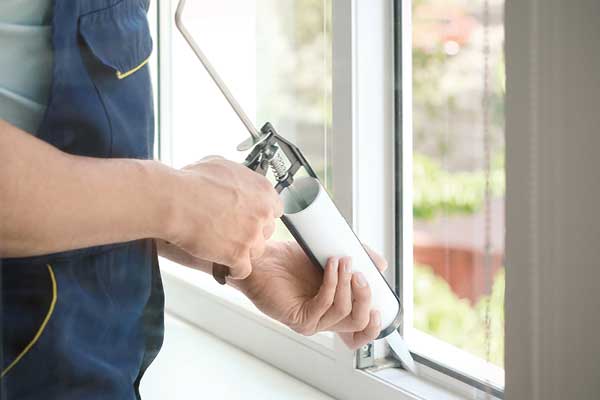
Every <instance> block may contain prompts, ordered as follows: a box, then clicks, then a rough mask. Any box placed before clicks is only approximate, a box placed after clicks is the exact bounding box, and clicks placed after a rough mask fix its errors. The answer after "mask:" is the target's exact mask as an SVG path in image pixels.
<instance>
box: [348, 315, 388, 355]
mask: <svg viewBox="0 0 600 400" xmlns="http://www.w3.org/2000/svg"><path fill="white" fill-rule="evenodd" d="M380 332H381V313H380V312H379V311H371V314H370V318H369V323H368V325H367V327H366V328H365V329H363V330H362V331H360V332H354V333H352V334H343V336H342V339H344V342H345V343H346V345H347V346H348V347H349V348H350V349H351V350H356V349H358V348H360V347H362V346H364V345H366V344H367V343H369V342H370V341H372V340H375V339H377V337H378V336H379V333H380ZM350 335H352V336H350Z"/></svg>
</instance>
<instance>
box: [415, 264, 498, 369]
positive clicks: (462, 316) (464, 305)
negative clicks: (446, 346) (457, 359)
mask: <svg viewBox="0 0 600 400" xmlns="http://www.w3.org/2000/svg"><path fill="white" fill-rule="evenodd" d="M488 301H489V316H490V331H489V333H490V335H489V339H490V340H489V356H488V346H487V344H486V308H487V307H488ZM413 323H414V327H415V328H417V329H419V330H421V331H423V332H426V333H428V334H430V335H432V336H435V337H436V338H438V339H441V340H443V341H445V342H448V343H450V344H452V345H454V346H456V347H458V348H460V349H463V350H465V351H467V352H469V353H471V354H474V355H476V356H478V357H481V358H483V359H489V361H490V362H492V363H494V364H496V365H498V366H500V367H502V366H503V365H504V270H501V271H500V272H498V273H497V274H496V276H495V279H494V283H493V286H492V294H491V296H484V297H482V298H481V299H480V300H479V301H478V303H477V304H476V305H475V306H474V307H473V306H471V304H470V303H469V301H468V300H463V299H459V298H458V297H457V296H456V295H455V294H454V293H453V292H452V289H451V288H450V286H449V285H448V283H446V281H445V280H443V279H442V278H440V277H438V276H436V275H435V274H434V273H433V271H432V269H431V268H430V267H428V266H423V265H416V266H415V269H414V320H413Z"/></svg>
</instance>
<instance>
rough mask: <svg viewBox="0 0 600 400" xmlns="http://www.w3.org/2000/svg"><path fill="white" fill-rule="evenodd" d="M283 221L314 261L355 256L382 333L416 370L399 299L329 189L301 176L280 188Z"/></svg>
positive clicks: (354, 262) (322, 263)
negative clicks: (403, 330) (403, 331)
mask: <svg viewBox="0 0 600 400" xmlns="http://www.w3.org/2000/svg"><path fill="white" fill-rule="evenodd" d="M281 198H282V200H283V203H284V216H283V218H282V219H283V222H284V223H285V225H286V226H287V228H288V229H289V230H290V232H291V233H292V235H294V237H295V238H296V240H298V242H299V244H300V245H301V246H302V247H303V249H304V251H305V252H306V253H307V254H308V255H309V256H310V257H311V258H312V259H313V262H315V263H317V264H319V265H320V266H321V267H323V268H324V267H325V265H326V263H327V260H328V259H329V258H330V257H334V256H336V257H345V256H349V257H352V269H353V271H354V272H358V271H360V272H362V274H363V275H364V276H365V279H366V280H367V282H368V284H369V287H370V289H371V307H372V309H375V310H379V312H380V313H381V334H380V336H379V338H378V339H381V338H384V337H385V338H387V339H388V343H389V344H390V346H391V347H392V349H393V350H394V352H395V353H396V354H397V355H398V357H399V358H400V360H401V361H402V363H403V364H404V367H405V368H406V369H408V370H410V371H412V372H413V373H416V367H415V363H414V361H413V359H412V357H411V355H410V352H409V351H408V347H407V346H406V344H405V342H404V341H403V340H402V338H401V337H400V335H399V334H398V331H397V329H398V327H399V326H400V324H401V323H402V307H401V305H400V300H399V299H398V297H397V296H396V294H395V293H394V291H393V290H392V289H391V288H390V286H389V285H388V284H387V282H386V280H385V279H384V277H383V275H381V273H380V272H379V270H378V269H377V267H376V266H375V264H374V263H373V261H372V260H371V258H370V257H369V255H368V253H367V252H366V250H365V249H364V247H363V245H362V244H361V242H360V241H359V240H358V238H357V237H356V235H355V234H354V232H353V231H352V229H351V228H350V226H349V225H348V223H347V222H346V220H345V219H344V217H343V216H342V215H341V213H340V212H339V210H338V209H337V207H336V206H335V204H334V203H333V201H332V200H331V198H330V197H329V195H328V194H327V191H326V190H325V189H324V188H323V186H322V185H321V184H320V183H319V181H318V180H317V179H315V178H312V177H304V178H298V179H296V180H295V182H294V183H293V185H292V186H291V188H285V189H284V190H282V192H281Z"/></svg>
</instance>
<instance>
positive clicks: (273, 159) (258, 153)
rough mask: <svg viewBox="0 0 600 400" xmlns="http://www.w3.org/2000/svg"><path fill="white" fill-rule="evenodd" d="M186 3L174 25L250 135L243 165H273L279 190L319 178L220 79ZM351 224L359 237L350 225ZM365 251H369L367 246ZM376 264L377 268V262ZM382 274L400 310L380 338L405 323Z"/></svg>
mask: <svg viewBox="0 0 600 400" xmlns="http://www.w3.org/2000/svg"><path fill="white" fill-rule="evenodd" d="M185 3H186V0H180V1H179V4H178V6H177V10H176V13H175V24H176V26H177V28H178V29H179V31H180V32H181V34H182V35H183V37H184V39H185V40H186V41H187V42H188V44H189V45H190V47H191V48H192V50H193V51H194V53H195V54H196V56H197V57H198V59H199V60H200V62H201V63H202V65H203V66H204V67H205V69H206V71H207V72H208V73H209V75H210V77H211V78H212V79H213V81H214V82H215V84H216V85H217V86H218V88H219V90H220V91H221V93H222V94H223V96H225V98H226V99H227V101H228V103H229V104H230V106H231V107H232V108H233V110H234V111H235V113H236V114H237V116H238V117H239V118H240V120H241V121H242V123H243V124H244V126H245V127H246V129H247V130H248V132H249V133H250V135H251V138H250V139H249V140H246V141H245V142H243V143H241V144H240V145H239V146H238V150H240V151H246V150H251V151H250V154H249V155H248V156H247V157H246V160H245V162H244V164H245V165H246V166H247V167H248V168H251V169H252V170H254V171H256V172H258V173H261V174H263V175H266V173H267V171H268V168H269V167H270V168H271V169H272V170H273V172H274V174H275V177H276V179H277V181H278V183H277V185H276V186H275V189H276V190H277V192H278V193H280V192H281V191H282V190H283V189H285V188H286V187H288V186H290V185H291V184H292V183H293V181H294V177H295V174H296V173H297V172H298V170H299V169H300V168H301V167H303V168H304V169H305V170H306V171H307V173H308V174H309V175H310V176H311V177H313V178H315V179H317V180H318V176H317V174H316V173H315V171H314V170H313V168H312V167H311V166H310V164H309V163H308V161H307V160H306V158H305V157H304V155H303V154H302V152H301V151H300V149H298V147H296V146H295V145H294V144H292V143H291V142H289V141H287V140H286V139H284V138H283V137H281V136H279V135H278V134H277V132H276V131H275V129H274V128H273V126H272V125H271V124H270V123H266V124H265V125H264V126H263V128H262V129H261V131H258V130H257V129H256V127H255V126H254V125H253V123H252V122H251V120H250V118H248V116H247V115H246V113H245V112H244V110H243V109H242V108H241V106H240V105H239V103H238V102H237V100H236V99H235V98H234V97H233V95H232V93H231V91H230V90H229V89H228V88H227V85H226V84H225V82H224V81H223V80H222V79H221V77H220V76H219V74H218V73H217V71H216V70H215V69H214V67H213V66H212V64H211V63H210V62H209V60H208V58H207V57H206V56H205V55H204V53H203V52H202V50H201V49H200V47H199V46H198V45H197V44H196V42H195V41H194V39H193V37H192V36H191V34H190V33H189V32H188V30H187V29H186V27H185V25H184V24H183V19H182V15H183V10H184V7H185ZM338 212H339V211H338ZM281 219H282V221H283V223H284V224H285V226H286V227H287V229H288V230H289V231H290V233H291V234H292V236H293V237H294V238H295V239H296V240H297V241H298V243H299V244H300V246H301V247H302V249H303V250H304V251H305V253H306V254H307V255H308V256H309V257H310V258H311V260H312V261H313V263H314V264H315V266H319V268H320V264H319V263H318V262H317V260H316V257H315V256H314V254H313V253H312V251H311V250H310V249H309V248H308V246H307V245H306V243H305V242H304V240H303V239H302V237H301V235H300V234H299V233H298V231H297V229H296V228H295V227H294V225H293V224H292V223H291V221H290V220H289V219H287V218H286V217H285V215H284V216H282V218H281ZM348 227H349V229H350V230H351V231H352V233H353V234H354V235H355V236H356V234H355V233H354V231H353V230H352V228H351V227H350V225H349V224H348ZM357 239H358V238H357ZM359 242H360V240H359ZM361 245H362V244H361ZM363 249H364V246H363ZM364 250H365V252H366V249H364ZM367 254H368V253H367ZM373 267H374V268H375V265H374V264H373ZM380 275H381V277H382V279H383V280H384V282H385V283H386V285H387V286H388V288H389V290H390V292H391V293H392V294H393V295H394V297H395V299H396V301H397V303H398V313H397V315H396V317H395V318H394V320H393V322H392V323H391V324H390V325H389V326H387V327H385V328H384V329H383V330H382V331H381V333H380V335H379V337H378V338H377V339H382V338H385V337H386V336H389V335H390V334H392V333H394V332H396V331H397V329H398V328H399V327H400V325H401V324H402V316H403V309H402V303H401V302H400V299H399V298H398V296H397V295H396V293H395V291H394V290H393V289H392V288H391V287H390V285H389V283H388V282H387V280H386V279H385V278H384V277H383V275H382V274H381V273H380Z"/></svg>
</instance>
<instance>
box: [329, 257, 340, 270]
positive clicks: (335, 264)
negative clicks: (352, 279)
mask: <svg viewBox="0 0 600 400" xmlns="http://www.w3.org/2000/svg"><path fill="white" fill-rule="evenodd" d="M330 263H331V269H333V270H334V271H336V272H337V269H338V265H339V264H340V259H339V258H337V257H332V258H331V261H330Z"/></svg>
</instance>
